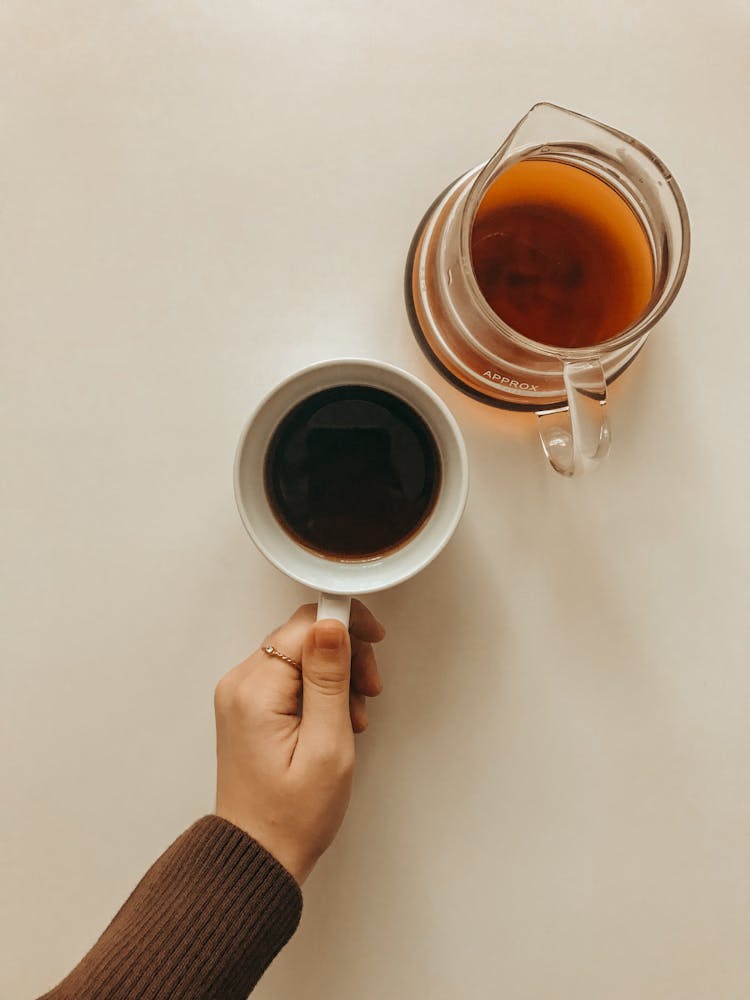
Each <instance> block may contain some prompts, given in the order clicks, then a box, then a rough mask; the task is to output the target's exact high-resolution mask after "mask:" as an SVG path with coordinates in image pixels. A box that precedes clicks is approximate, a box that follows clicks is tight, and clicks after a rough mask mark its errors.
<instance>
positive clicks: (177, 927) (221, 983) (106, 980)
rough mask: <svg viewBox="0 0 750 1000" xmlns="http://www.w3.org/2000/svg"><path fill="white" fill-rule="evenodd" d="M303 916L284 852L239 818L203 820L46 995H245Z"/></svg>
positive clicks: (212, 999)
mask: <svg viewBox="0 0 750 1000" xmlns="http://www.w3.org/2000/svg"><path fill="white" fill-rule="evenodd" d="M301 912H302V894H301V892H300V888H299V886H298V885H297V883H296V882H295V880H294V879H293V878H292V876H291V875H290V874H289V873H288V872H287V871H286V869H285V868H282V866H281V865H280V864H279V863H278V862H277V861H276V860H275V858H273V857H272V856H271V855H270V854H269V853H268V852H267V851H265V850H264V849H263V848H262V847H261V846H260V845H259V844H257V843H256V842H255V841H254V840H253V839H252V838H251V837H249V836H248V835H247V834H246V833H244V832H243V831H242V830H239V829H238V828H237V827H236V826H233V825H232V824H231V823H228V822H226V821H225V820H223V819H219V818H218V817H217V816H204V817H203V819H200V820H198V822H197V823H194V824H193V826H191V827H190V828H189V829H188V830H186V831H185V833H183V834H182V836H181V837H178V839H177V840H176V841H175V842H174V844H172V846H171V847H170V848H168V850H167V851H165V853H164V854H162V856H161V857H160V858H159V859H158V860H157V861H156V862H155V864H154V865H152V867H151V868H150V869H149V871H148V872H147V873H146V874H145V875H144V877H143V878H142V879H141V881H140V882H139V883H138V885H137V886H136V888H135V889H134V891H133V893H132V894H131V895H130V897H129V898H128V900H127V902H126V903H125V904H124V905H123V907H122V909H121V910H120V911H119V913H118V914H117V916H116V917H115V918H114V920H113V921H112V923H111V924H110V925H109V927H108V928H107V929H106V930H105V932H104V933H103V934H102V936H101V937H100V938H99V940H98V941H97V943H96V944H95V945H94V947H93V948H92V949H91V951H90V952H89V953H88V954H87V955H86V956H85V958H83V960H82V961H81V962H80V963H79V964H78V965H77V966H76V968H75V969H74V970H73V971H72V972H71V973H70V975H69V976H68V977H67V978H66V979H64V980H63V981H62V982H61V983H60V985H59V986H57V987H56V988H55V989H53V990H52V991H51V992H50V993H47V994H45V996H44V998H42V1000H94V998H96V1000H244V998H245V997H246V996H247V995H248V993H249V992H250V991H251V990H252V988H253V986H255V984H256V983H257V981H258V980H259V979H260V977H261V976H262V974H263V972H264V971H265V969H266V968H267V967H268V965H269V963H270V962H271V961H272V959H273V958H274V956H275V955H276V954H277V953H278V952H279V951H280V950H281V949H282V948H283V946H284V945H285V944H286V942H287V941H288V940H289V938H290V937H291V936H292V934H293V933H294V931H295V929H296V927H297V924H298V923H299V918H300V914H301Z"/></svg>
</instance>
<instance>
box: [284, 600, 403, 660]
mask: <svg viewBox="0 0 750 1000" xmlns="http://www.w3.org/2000/svg"><path fill="white" fill-rule="evenodd" d="M317 613H318V609H317V605H315V604H302V605H300V607H298V608H297V610H296V611H295V612H294V614H293V615H292V616H291V617H290V618H289V620H288V621H287V622H285V623H284V624H283V625H280V626H279V627H278V628H277V629H274V631H273V632H271V633H270V635H269V636H268V642H270V643H271V645H272V646H275V647H276V649H278V650H280V652H282V653H286V655H287V656H291V658H292V659H293V660H299V659H300V657H301V655H302V646H303V644H304V641H305V636H306V635H307V630H308V629H309V628H310V626H311V625H312V624H313V623H314V621H315V618H316V615H317ZM349 632H350V633H351V635H352V637H353V638H355V639H360V640H362V641H363V642H380V640H381V639H382V638H383V637H384V636H385V629H384V628H383V626H382V625H381V624H380V622H379V621H378V620H377V618H376V617H375V616H374V615H373V613H372V612H371V611H370V610H369V608H367V607H366V606H365V605H364V604H363V603H362V601H358V600H357V599H356V597H355V598H353V600H352V610H351V618H350V620H349Z"/></svg>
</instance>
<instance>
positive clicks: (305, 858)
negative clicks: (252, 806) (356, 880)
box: [216, 806, 317, 886]
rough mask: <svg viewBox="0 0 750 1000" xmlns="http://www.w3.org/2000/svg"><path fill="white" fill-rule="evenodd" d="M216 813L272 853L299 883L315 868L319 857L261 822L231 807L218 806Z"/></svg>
mask: <svg viewBox="0 0 750 1000" xmlns="http://www.w3.org/2000/svg"><path fill="white" fill-rule="evenodd" d="M216 815H217V816H218V817H219V819H224V820H226V821H227V822H228V823H231V824H232V826H236V827H237V828H238V829H239V830H242V832H243V833H245V834H247V836H248V837H251V838H252V839H253V840H254V841H255V842H256V844H259V845H260V846H261V847H262V848H263V850H264V851H266V852H267V853H268V854H270V855H271V857H272V858H273V859H274V861H276V862H278V864H280V865H281V867H282V868H284V869H285V870H286V871H287V872H289V874H290V875H291V876H292V878H293V879H294V881H295V882H296V883H297V885H300V886H301V885H302V884H303V883H304V881H305V880H306V879H307V877H308V876H309V874H310V872H311V871H312V870H313V868H314V866H315V862H316V861H317V858H316V857H311V856H310V855H309V853H307V852H304V851H301V850H299V848H297V847H295V846H294V845H293V844H290V843H289V842H288V841H287V838H285V837H280V836H278V835H277V834H276V835H275V834H274V833H272V832H271V831H269V830H266V829H263V828H262V827H261V826H260V825H259V824H257V823H254V822H253V821H252V820H248V819H246V818H243V817H242V816H240V815H237V814H236V813H235V812H234V811H233V810H231V809H222V808H220V807H218V806H217V809H216Z"/></svg>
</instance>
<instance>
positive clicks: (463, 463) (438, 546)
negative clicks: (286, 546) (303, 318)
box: [233, 357, 469, 595]
mask: <svg viewBox="0 0 750 1000" xmlns="http://www.w3.org/2000/svg"><path fill="white" fill-rule="evenodd" d="M345 365H354V366H356V367H358V368H360V369H361V370H362V371H363V372H366V371H371V372H378V371H385V372H388V373H389V374H391V375H392V376H395V377H396V379H398V380H402V381H405V382H407V383H408V384H409V385H410V386H411V387H412V388H413V389H414V390H415V391H416V392H417V393H418V394H420V395H423V396H425V397H426V398H427V399H429V400H430V401H431V402H432V404H433V405H434V406H435V407H436V408H437V410H438V412H439V413H440V415H441V417H442V419H443V420H444V421H445V426H446V427H447V429H448V432H449V435H450V438H451V439H452V441H453V443H454V445H455V446H456V457H457V459H458V465H459V470H458V472H459V474H458V475H456V476H455V480H456V482H455V485H454V488H453V494H454V499H453V504H452V510H451V511H450V516H449V518H448V520H447V523H446V524H445V525H444V526H443V530H442V534H441V535H440V537H438V538H437V540H436V542H435V544H434V545H432V546H431V547H430V548H429V550H428V551H426V552H424V553H422V554H421V556H420V557H419V558H417V559H415V560H414V561H413V562H409V563H408V564H407V565H406V566H405V567H403V568H402V569H401V570H400V571H399V572H397V573H395V574H390V575H389V574H386V576H387V579H385V580H384V581H382V582H380V583H378V584H376V585H374V586H373V585H370V584H367V583H364V584H363V583H361V582H359V583H358V582H357V581H356V580H354V579H352V580H351V581H349V582H348V583H346V584H345V585H342V586H339V585H337V584H336V583H334V584H331V583H330V582H327V581H324V580H323V576H324V575H325V570H326V569H329V570H330V571H331V577H333V576H334V575H336V574H338V575H343V576H345V575H347V569H346V568H347V567H348V566H351V567H352V569H354V568H356V567H362V566H363V565H369V566H371V567H375V566H377V567H381V566H385V565H387V563H388V562H389V561H390V560H392V559H393V558H394V557H396V556H399V555H402V554H403V553H404V552H405V551H406V550H408V548H409V547H410V546H411V545H414V544H415V543H417V542H418V540H419V539H421V538H423V537H424V535H423V532H424V530H425V529H426V528H427V527H428V526H429V524H430V523H431V521H432V520H433V518H434V516H435V514H436V512H437V510H438V508H439V506H440V498H441V496H447V493H444V485H443V484H441V487H440V490H439V492H438V498H437V502H436V503H435V505H434V506H433V509H432V511H431V512H430V514H429V515H428V517H427V519H426V520H425V522H424V523H423V525H422V526H421V527H420V528H419V530H418V531H417V533H416V534H415V535H414V536H413V537H412V538H410V539H407V541H406V542H405V544H403V545H400V546H398V547H397V548H396V549H394V550H392V551H391V552H387V553H385V554H384V555H382V556H376V557H374V558H373V559H371V560H368V559H365V560H346V559H341V560H337V559H330V558H327V557H325V556H322V555H319V554H318V553H316V552H314V551H313V550H311V549H308V548H306V547H305V546H303V545H301V544H300V543H299V542H298V541H296V539H294V538H293V537H292V536H291V535H289V534H288V533H287V532H284V529H283V527H282V526H281V525H280V523H279V521H278V519H277V518H276V516H275V514H274V513H273V510H272V508H271V506H270V504H269V503H268V498H267V496H266V492H265V488H264V487H263V486H261V488H260V492H261V493H262V495H263V498H264V501H265V504H266V507H267V508H268V510H269V512H270V514H271V517H272V518H273V520H274V522H275V523H276V525H277V526H278V528H279V530H280V531H282V532H283V533H284V535H285V537H286V538H287V539H288V540H289V541H290V542H291V543H292V544H293V545H294V546H295V548H296V549H297V550H298V551H299V552H300V553H304V555H305V556H306V557H307V558H308V559H309V560H310V563H309V565H310V572H309V573H308V572H307V571H306V570H305V571H303V572H300V571H296V570H294V569H290V568H289V567H288V566H287V565H286V564H285V563H284V561H283V559H282V558H281V557H280V556H279V555H278V553H277V552H276V550H275V548H274V546H273V545H270V544H268V543H267V541H266V538H265V536H264V533H263V532H262V531H259V530H258V529H257V526H256V524H255V523H254V520H253V519H252V518H251V517H250V516H249V515H248V512H247V510H246V507H245V504H244V503H243V500H242V487H241V481H240V477H241V469H242V460H243V452H244V447H245V443H246V441H247V439H248V437H249V434H250V431H251V429H252V427H253V425H254V424H255V422H256V421H257V419H258V417H259V415H260V414H261V413H262V411H263V410H264V408H265V407H266V406H267V405H268V404H269V403H270V401H271V400H272V399H273V397H274V396H276V395H278V394H279V393H280V392H281V391H282V390H283V389H285V388H286V387H288V386H290V385H291V384H293V383H294V382H296V381H297V380H299V379H300V378H302V377H303V376H305V375H309V374H311V373H314V372H316V371H320V370H326V369H335V368H337V367H339V366H342V367H343V366H345ZM347 383H349V384H352V383H351V377H348V376H342V381H341V382H340V383H339V384H342V385H344V384H347ZM363 384H367V383H366V382H365V383H363ZM375 387H376V388H383V389H384V391H392V390H391V389H390V388H389V387H383V386H378V385H377V384H376V385H375ZM314 391H316V390H313V392H314ZM313 392H311V393H309V395H312V394H313ZM395 394H396V393H394V395H395ZM404 401H405V402H407V403H408V404H409V405H412V403H411V401H410V400H409V399H406V400H404ZM286 412H289V411H286ZM420 415H421V416H423V417H424V414H420ZM283 416H284V415H283V414H282V416H281V417H280V418H279V419H283ZM428 426H429V428H430V431H431V433H432V434H433V436H434V438H435V442H436V444H437V445H438V449H439V451H440V452H441V458H443V460H444V456H443V455H442V448H441V447H440V437H441V435H439V434H437V433H436V431H435V429H434V428H433V427H432V425H431V424H429V423H428ZM233 481H234V498H235V504H236V506H237V510H238V513H239V515H240V520H241V521H242V524H243V526H244V528H245V531H246V532H247V534H248V535H249V536H250V538H251V540H252V541H253V543H254V544H255V546H256V548H257V549H258V551H259V552H260V553H261V554H262V555H263V556H264V557H265V558H266V559H267V560H268V561H269V562H270V563H271V564H272V565H273V566H275V567H276V568H277V569H279V570H281V571H282V572H283V573H284V574H285V575H286V576H288V577H290V578H291V579H293V580H296V581H297V582H298V583H302V584H304V585H305V586H307V587H310V588H311V589H315V590H320V591H325V592H326V593H330V594H341V595H356V594H366V593H375V592H376V591H379V590H385V589H387V588H389V587H393V586H396V585H397V584H399V583H404V582H405V581H406V580H409V579H411V577H413V576H415V575H416V574H417V573H419V572H420V571H421V570H422V569H424V568H425V566H427V565H428V564H429V563H430V562H432V560H433V559H434V558H435V557H436V556H437V555H439V553H440V552H442V550H443V549H444V548H445V546H446V545H447V544H448V542H449V541H450V539H451V538H452V537H453V534H454V533H455V530H456V528H457V526H458V523H459V521H460V520H461V517H462V515H463V512H464V510H465V508H466V501H467V497H468V489H469V460H468V453H467V450H466V443H465V441H464V439H463V434H462V433H461V429H460V427H459V425H458V422H457V420H456V418H455V417H454V415H453V414H452V413H451V411H450V409H449V407H448V405H447V404H446V403H445V402H444V401H443V400H442V399H441V398H440V396H439V395H438V394H437V393H436V392H435V390H434V389H432V388H431V387H430V386H428V385H427V384H426V383H425V382H423V381H422V380H421V379H419V378H418V377H417V376H415V375H413V374H412V373H411V372H408V371H406V370H405V369H403V368H400V367H399V366H398V365H394V364H391V363H390V362H386V361H378V360H377V359H375V358H364V357H344V358H341V357H336V358H327V359H323V360H319V361H314V362H312V363H311V364H309V365H305V366H304V367H303V368H300V369H299V370H298V371H295V372H292V373H291V374H290V375H287V376H286V377H285V378H284V379H282V380H281V381H280V382H278V383H276V384H275V385H274V386H273V387H272V388H271V389H269V390H268V391H267V392H266V393H264V395H263V396H262V397H261V399H260V400H259V401H258V403H257V404H256V406H255V407H254V408H253V411H252V412H251V413H250V415H249V416H248V417H247V419H246V420H245V422H244V424H243V426H242V429H241V431H240V435H239V440H238V442H237V447H236V450H235V457H234V477H233ZM315 564H317V566H316V565H315ZM316 568H319V569H320V570H321V573H320V578H316V573H315V570H316Z"/></svg>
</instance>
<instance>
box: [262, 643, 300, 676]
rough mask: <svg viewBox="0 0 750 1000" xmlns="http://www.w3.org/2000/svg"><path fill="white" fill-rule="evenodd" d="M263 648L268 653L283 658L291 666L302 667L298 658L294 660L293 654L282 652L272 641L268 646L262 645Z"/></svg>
mask: <svg viewBox="0 0 750 1000" xmlns="http://www.w3.org/2000/svg"><path fill="white" fill-rule="evenodd" d="M261 649H262V650H263V652H264V653H268V655H269V656H277V657H278V658H279V659H280V660H283V661H284V663H289V664H290V665H291V666H293V667H296V668H297V670H301V669H302V664H301V663H298V662H297V660H293V659H292V658H291V656H287V655H286V653H282V652H281V651H280V650H278V649H276V647H275V646H272V645H271V644H270V643H269V644H268V645H266V646H261Z"/></svg>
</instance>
